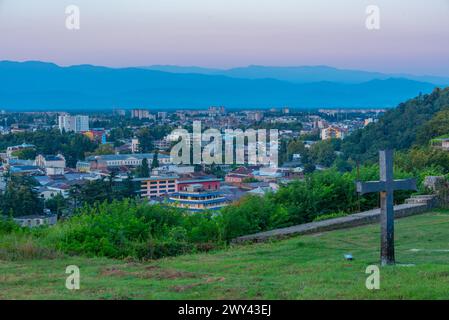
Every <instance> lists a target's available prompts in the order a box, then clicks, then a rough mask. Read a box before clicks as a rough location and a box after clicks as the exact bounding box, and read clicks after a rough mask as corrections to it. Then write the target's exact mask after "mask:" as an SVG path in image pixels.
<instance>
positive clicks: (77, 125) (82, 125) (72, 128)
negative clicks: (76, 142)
mask: <svg viewBox="0 0 449 320" xmlns="http://www.w3.org/2000/svg"><path fill="white" fill-rule="evenodd" d="M58 124H59V130H61V132H62V131H63V130H64V131H66V132H84V131H89V116H80V115H76V116H70V115H64V116H59V118H58Z"/></svg>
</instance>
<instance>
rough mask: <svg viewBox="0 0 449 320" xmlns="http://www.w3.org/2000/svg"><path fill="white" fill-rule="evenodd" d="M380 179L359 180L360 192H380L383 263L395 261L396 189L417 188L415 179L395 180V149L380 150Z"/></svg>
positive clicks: (381, 256)
mask: <svg viewBox="0 0 449 320" xmlns="http://www.w3.org/2000/svg"><path fill="white" fill-rule="evenodd" d="M379 170H380V181H368V182H361V181H357V182H356V186H357V192H358V193H360V194H365V193H371V192H380V231H381V241H380V260H381V264H382V265H392V264H394V263H395V254H394V199H393V194H394V191H395V190H416V181H415V179H403V180H394V178H393V150H382V151H379Z"/></svg>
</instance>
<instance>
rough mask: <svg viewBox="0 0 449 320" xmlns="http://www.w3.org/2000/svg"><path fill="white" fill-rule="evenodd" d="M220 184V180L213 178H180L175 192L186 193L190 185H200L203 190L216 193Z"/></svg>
mask: <svg viewBox="0 0 449 320" xmlns="http://www.w3.org/2000/svg"><path fill="white" fill-rule="evenodd" d="M220 184H221V179H218V178H213V177H201V178H181V179H179V180H178V183H177V191H186V190H187V189H188V188H189V187H190V186H192V185H196V186H198V185H200V186H201V187H202V188H203V189H204V190H210V191H217V190H219V189H220Z"/></svg>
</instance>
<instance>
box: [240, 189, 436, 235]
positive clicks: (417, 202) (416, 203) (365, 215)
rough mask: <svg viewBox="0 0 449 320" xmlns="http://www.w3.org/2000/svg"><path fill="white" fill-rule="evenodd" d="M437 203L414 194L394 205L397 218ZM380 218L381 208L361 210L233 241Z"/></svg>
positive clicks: (353, 224)
mask: <svg viewBox="0 0 449 320" xmlns="http://www.w3.org/2000/svg"><path fill="white" fill-rule="evenodd" d="M436 204H437V201H436V198H435V196H433V195H422V196H413V197H412V198H409V199H407V200H406V201H405V204H401V205H397V206H395V207H394V215H395V218H396V219H399V218H403V217H408V216H412V215H417V214H421V213H424V212H427V211H429V210H430V209H432V208H434V207H435V206H436ZM379 220H380V209H373V210H369V211H364V212H359V213H355V214H351V215H348V216H346V217H341V218H335V219H329V220H324V221H319V222H311V223H305V224H301V225H297V226H292V227H288V228H282V229H275V230H271V231H266V232H261V233H256V234H252V235H247V236H242V237H238V238H236V239H234V240H233V241H232V243H245V242H263V241H267V240H271V239H282V238H286V237H291V236H296V235H303V234H313V233H320V232H325V231H332V230H337V229H346V228H353V227H357V226H362V225H366V224H372V223H378V222H379Z"/></svg>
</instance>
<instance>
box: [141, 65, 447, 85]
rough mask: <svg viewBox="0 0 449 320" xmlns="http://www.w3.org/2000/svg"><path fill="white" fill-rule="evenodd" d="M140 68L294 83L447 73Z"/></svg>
mask: <svg viewBox="0 0 449 320" xmlns="http://www.w3.org/2000/svg"><path fill="white" fill-rule="evenodd" d="M143 68H145V69H147V70H157V71H164V72H172V73H197V74H206V75H223V76H228V77H235V78H244V79H276V80H282V81H290V82H295V83H310V82H320V81H330V82H339V83H349V84H354V83H362V82H367V81H371V80H386V79H389V78H404V79H408V80H414V81H421V82H429V83H432V84H435V85H449V77H437V76H417V75H410V74H386V73H380V72H370V71H361V70H348V69H338V68H333V67H329V66H296V67H269V66H256V65H252V66H248V67H239V68H232V69H208V68H201V67H181V66H167V65H165V66H163V65H154V66H150V67H143Z"/></svg>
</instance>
